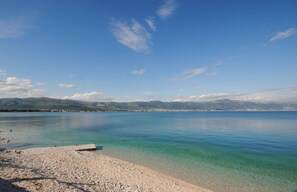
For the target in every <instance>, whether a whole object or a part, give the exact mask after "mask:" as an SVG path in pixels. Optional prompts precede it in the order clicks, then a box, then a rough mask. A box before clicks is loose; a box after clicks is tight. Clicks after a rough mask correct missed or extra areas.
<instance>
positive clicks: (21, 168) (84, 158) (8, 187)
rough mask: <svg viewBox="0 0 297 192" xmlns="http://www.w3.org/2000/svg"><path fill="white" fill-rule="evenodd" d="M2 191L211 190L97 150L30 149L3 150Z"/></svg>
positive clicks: (1, 156)
mask: <svg viewBox="0 0 297 192" xmlns="http://www.w3.org/2000/svg"><path fill="white" fill-rule="evenodd" d="M0 173H1V174H0V191H135V192H136V191H138V192H140V191H145V192H149V191H160V192H161V191H162V192H167V191H168V192H173V191H179V192H190V191H201V192H206V191H209V190H207V189H204V188H201V187H198V186H195V185H192V184H189V183H186V182H183V181H181V180H178V179H175V178H172V177H169V176H167V175H164V174H161V173H159V172H157V171H154V170H151V169H148V168H145V167H142V166H139V165H135V164H133V163H130V162H127V161H123V160H119V159H116V158H112V157H109V156H106V155H102V154H100V153H98V152H89V151H75V150H73V149H71V148H63V147H61V148H59V147H48V148H31V149H26V150H23V151H2V152H0Z"/></svg>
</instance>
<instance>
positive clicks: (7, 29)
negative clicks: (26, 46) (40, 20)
mask: <svg viewBox="0 0 297 192" xmlns="http://www.w3.org/2000/svg"><path fill="white" fill-rule="evenodd" d="M33 19H34V17H32V16H23V17H17V18H11V19H1V20H0V39H5V38H18V37H21V36H23V35H24V34H25V33H26V32H27V30H28V29H29V28H31V27H32V24H31V23H32V20H33Z"/></svg>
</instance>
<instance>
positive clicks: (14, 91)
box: [0, 77, 44, 97]
mask: <svg viewBox="0 0 297 192" xmlns="http://www.w3.org/2000/svg"><path fill="white" fill-rule="evenodd" d="M43 93H44V90H42V89H34V86H33V85H32V82H31V80H30V79H21V78H17V77H7V78H6V79H0V97H11V96H13V97H35V96H40V95H42V94H43Z"/></svg>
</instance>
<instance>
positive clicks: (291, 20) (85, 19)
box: [0, 0, 297, 101]
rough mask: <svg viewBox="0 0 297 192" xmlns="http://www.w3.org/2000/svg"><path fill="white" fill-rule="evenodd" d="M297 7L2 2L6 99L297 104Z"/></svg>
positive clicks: (201, 1) (1, 91) (0, 72)
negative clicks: (231, 101)
mask: <svg viewBox="0 0 297 192" xmlns="http://www.w3.org/2000/svg"><path fill="white" fill-rule="evenodd" d="M296 53H297V1H296V0H283V1H277V0H273V1H271V0H269V1H268V0H267V1H266V0H261V1H257V0H245V1H238V0H234V1H232V0H228V1H220V0H209V1H206V0H125V1H120V0H117V1H116V0H105V1H104V0H102V1H97V0H96V1H95V0H88V1H82V0H57V1H54V0H51V1H49V0H48V1H37V0H34V1H33V0H26V1H22V0H1V1H0V97H1V98H5V97H40V96H46V97H53V98H65V99H78V100H88V101H135V100H145V101H147V100H163V101H208V100H215V99H226V98H228V99H239V100H250V101H297V75H296V74H297V54H296Z"/></svg>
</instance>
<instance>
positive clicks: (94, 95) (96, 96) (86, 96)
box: [62, 91, 112, 101]
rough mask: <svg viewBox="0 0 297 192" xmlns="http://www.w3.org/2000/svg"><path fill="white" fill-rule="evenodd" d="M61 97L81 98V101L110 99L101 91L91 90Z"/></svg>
mask: <svg viewBox="0 0 297 192" xmlns="http://www.w3.org/2000/svg"><path fill="white" fill-rule="evenodd" d="M62 99H72V100H82V101H111V100H112V98H111V97H108V96H106V95H105V94H104V93H102V92H97V91H92V92H87V93H76V94H74V95H72V96H64V97H62Z"/></svg>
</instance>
